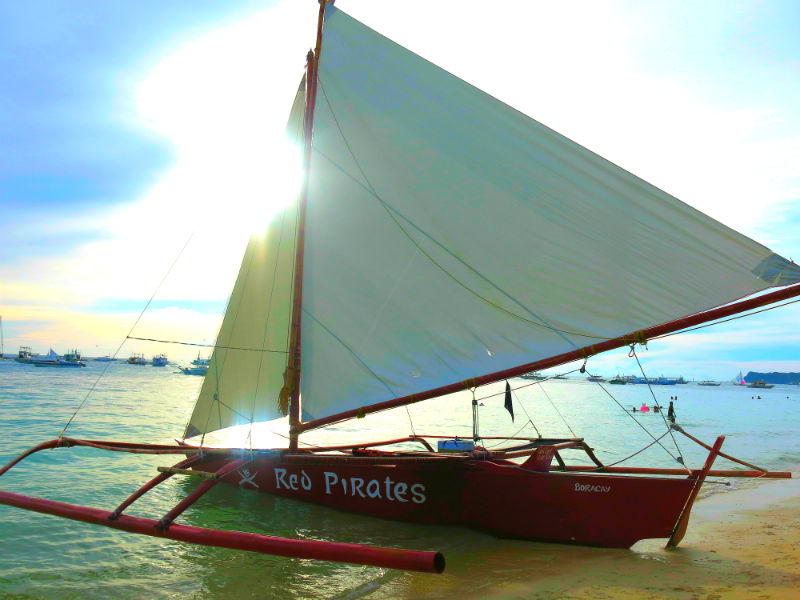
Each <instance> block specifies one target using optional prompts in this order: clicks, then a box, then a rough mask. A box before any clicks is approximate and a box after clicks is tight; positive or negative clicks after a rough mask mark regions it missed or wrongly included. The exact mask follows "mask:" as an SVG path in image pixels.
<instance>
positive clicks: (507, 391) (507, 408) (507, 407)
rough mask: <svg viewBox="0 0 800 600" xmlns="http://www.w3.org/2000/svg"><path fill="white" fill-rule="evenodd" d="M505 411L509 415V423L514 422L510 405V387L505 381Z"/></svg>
mask: <svg viewBox="0 0 800 600" xmlns="http://www.w3.org/2000/svg"><path fill="white" fill-rule="evenodd" d="M505 406H506V410H507V411H508V412H509V414H510V415H511V422H512V423H513V422H514V406H513V405H512V404H511V386H510V385H508V382H507V381H506V404H505Z"/></svg>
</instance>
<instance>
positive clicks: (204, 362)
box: [192, 352, 211, 367]
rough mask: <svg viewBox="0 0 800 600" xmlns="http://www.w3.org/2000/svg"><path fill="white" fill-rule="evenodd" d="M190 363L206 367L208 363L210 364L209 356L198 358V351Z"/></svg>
mask: <svg viewBox="0 0 800 600" xmlns="http://www.w3.org/2000/svg"><path fill="white" fill-rule="evenodd" d="M192 364H193V365H197V366H198V367H202V366H206V367H207V366H208V365H210V364H211V359H210V358H200V353H199V352H198V353H197V358H195V359H194V360H193V361H192Z"/></svg>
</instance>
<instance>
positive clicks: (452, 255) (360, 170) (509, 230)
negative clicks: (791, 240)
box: [301, 7, 798, 420]
mask: <svg viewBox="0 0 800 600" xmlns="http://www.w3.org/2000/svg"><path fill="white" fill-rule="evenodd" d="M313 145H314V154H313V159H312V166H311V172H310V178H311V179H310V185H311V189H310V198H309V208H308V220H307V229H306V231H307V240H306V252H305V267H304V269H305V270H304V282H303V322H302V323H303V328H302V376H301V390H302V409H303V418H304V420H309V419H312V418H322V417H325V416H328V415H331V414H336V413H338V412H341V411H344V410H349V409H354V408H358V407H360V406H367V405H370V404H373V403H376V402H379V401H384V400H389V399H392V398H395V397H400V396H406V395H409V394H414V393H419V392H422V391H425V390H429V389H433V388H436V387H439V386H442V385H446V384H450V383H454V382H457V381H463V380H466V379H469V378H471V377H475V376H479V375H484V374H488V373H493V372H496V371H499V370H502V369H506V368H510V367H514V366H516V365H520V364H523V363H527V362H531V361H534V360H537V359H540V358H546V357H550V356H553V355H557V354H560V353H562V352H565V351H569V350H572V349H574V348H576V347H581V346H586V345H588V344H591V343H593V342H595V341H600V340H603V339H608V338H613V337H616V336H620V335H623V334H625V333H628V332H631V331H635V330H638V329H641V328H644V327H648V326H651V325H655V324H659V323H663V322H665V321H668V320H671V319H674V318H678V317H682V316H686V315H688V314H692V313H695V312H698V311H701V310H704V309H708V308H711V307H715V306H719V305H721V304H724V303H726V302H729V301H732V300H734V299H737V298H740V297H743V296H746V295H749V294H751V293H754V292H757V291H759V290H762V289H764V288H767V287H769V286H773V285H778V284H783V283H789V282H793V281H797V280H798V268H797V267H796V266H795V265H793V264H792V263H788V262H787V261H785V260H784V259H782V258H780V257H778V256H776V255H774V254H773V253H772V252H771V251H770V250H769V249H767V248H765V247H764V246H762V245H760V244H758V243H756V242H754V241H752V240H750V239H748V238H746V237H744V236H742V235H740V234H738V233H736V232H735V231H733V230H731V229H729V228H728V227H725V226H724V225H722V224H721V223H719V222H717V221H715V220H713V219H711V218H709V217H708V216H706V215H704V214H702V213H700V212H698V211H697V210H695V209H693V208H691V207H690V206H687V205H686V204H684V203H682V202H680V201H679V200H677V199H676V198H673V197H672V196H670V195H668V194H666V193H664V192H663V191H661V190H659V189H657V188H655V187H653V186H652V185H650V184H648V183H646V182H645V181H642V180H641V179H639V178H637V177H635V176H633V175H631V174H630V173H628V172H626V171H625V170H623V169H621V168H619V167H617V166H615V165H613V164H611V163H609V162H608V161H606V160H605V159H603V158H601V157H599V156H597V155H596V154H594V153H592V152H590V151H588V150H586V149H585V148H582V147H581V146H579V145H577V144H575V143H573V142H571V141H570V140H568V139H566V138H564V137H563V136H561V135H559V134H557V133H556V132H554V131H552V130H550V129H548V128H547V127H545V126H543V125H541V124H540V123H537V122H536V121H534V120H532V119H530V118H528V117H526V116H525V115H523V114H521V113H519V112H517V111H515V110H514V109H512V108H510V107H509V106H507V105H505V104H503V103H502V102H499V101H498V100H496V99H494V98H492V97H491V96H488V95H487V94H485V93H483V92H481V91H480V90H478V89H476V88H474V87H472V86H470V85H469V84H467V83H465V82H463V81H461V80H460V79H458V78H456V77H454V76H452V75H450V74H449V73H447V72H445V71H443V70H442V69H440V68H438V67H436V66H435V65H433V64H431V63H429V62H427V61H425V60H424V59H422V58H420V57H418V56H416V55H415V54H413V53H411V52H409V51H407V50H406V49H404V48H402V47H400V46H398V45H396V44H394V43H393V42H391V41H390V40H388V39H386V38H384V37H383V36H381V35H379V34H378V33H376V32H374V31H372V30H370V29H369V28H367V27H366V26H364V25H363V24H361V23H359V22H357V21H355V20H354V19H352V18H350V17H349V16H347V15H346V14H344V13H342V12H341V11H340V10H337V9H336V8H334V7H329V8H328V10H327V18H326V22H325V28H324V34H323V49H322V54H321V66H320V73H319V91H318V95H317V104H316V114H315V122H314V144H313Z"/></svg>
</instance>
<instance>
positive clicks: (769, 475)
mask: <svg viewBox="0 0 800 600" xmlns="http://www.w3.org/2000/svg"><path fill="white" fill-rule="evenodd" d="M720 456H722V453H720ZM564 470H565V471H575V472H589V473H619V474H621V475H686V470H685V469H659V468H657V467H602V468H601V467H596V466H594V465H586V466H583V465H567V466H566V467H565V468H564ZM692 473H693V474H696V473H698V471H693V472H692ZM707 475H708V476H709V477H752V478H754V479H760V478H762V477H763V478H764V479H791V478H792V473H791V472H790V471H736V470H719V469H712V470H711V471H709V472H708V473H707Z"/></svg>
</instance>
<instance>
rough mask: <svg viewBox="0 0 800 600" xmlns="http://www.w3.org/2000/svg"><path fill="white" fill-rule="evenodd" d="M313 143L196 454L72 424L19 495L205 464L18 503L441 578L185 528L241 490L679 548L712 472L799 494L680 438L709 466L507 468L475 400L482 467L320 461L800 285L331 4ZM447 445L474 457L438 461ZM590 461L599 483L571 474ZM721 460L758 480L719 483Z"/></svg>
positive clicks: (412, 460) (190, 441)
mask: <svg viewBox="0 0 800 600" xmlns="http://www.w3.org/2000/svg"><path fill="white" fill-rule="evenodd" d="M323 24H324V26H325V32H326V37H325V43H324V50H325V52H324V54H323V53H322V50H323ZM318 96H319V102H317V100H318ZM316 108H319V109H320V110H316ZM289 129H290V131H291V132H292V133H294V135H295V139H297V140H298V141H299V142H300V143H301V144H302V147H303V151H304V173H305V178H304V181H303V187H302V190H301V192H300V195H299V198H298V201H297V202H296V203H294V204H292V205H291V206H289V207H286V208H285V209H284V210H283V211H282V212H280V213H279V214H277V215H276V216H274V217H273V219H272V220H271V221H270V223H269V224H268V226H267V230H266V231H265V232H264V233H263V234H261V235H256V236H253V238H251V240H250V243H249V244H248V248H247V251H246V253H245V257H244V259H243V260H242V265H241V268H240V271H239V276H238V278H237V280H236V284H235V286H234V289H233V292H232V294H231V297H230V301H229V304H228V308H227V311H226V314H225V317H224V319H223V322H222V326H221V329H220V332H219V335H218V337H217V341H216V343H215V346H214V351H213V354H212V357H211V360H210V364H209V368H208V372H207V374H206V375H205V379H204V382H203V386H202V389H201V392H200V395H199V398H198V400H197V403H196V405H195V408H194V411H193V413H192V415H191V417H190V419H189V423H188V424H187V427H186V429H185V431H184V435H183V437H182V438H181V440H180V442H179V443H177V444H176V445H158V444H140V443H129V442H116V441H101V440H100V441H99V440H84V439H75V438H71V437H66V435H65V431H66V427H65V429H64V431H62V434H61V436H59V437H58V438H57V439H54V440H51V441H48V442H45V443H43V444H40V445H39V446H36V447H35V448H32V449H31V450H28V451H27V452H25V453H24V454H22V455H20V456H19V457H18V458H16V459H15V460H13V461H12V462H10V463H9V464H8V465H6V466H5V467H4V468H3V469H2V470H0V475H4V474H6V473H7V472H8V471H9V470H10V469H11V468H12V467H13V466H14V465H16V464H17V463H19V462H20V461H21V460H23V459H24V458H26V457H27V456H30V455H31V454H34V453H36V452H39V451H41V450H47V449H56V448H62V447H72V446H75V447H91V448H95V449H101V450H109V451H114V452H132V453H142V454H157V455H161V454H163V455H170V454H173V455H182V456H183V458H182V459H181V460H180V461H179V462H177V463H175V464H174V465H172V466H164V467H160V468H159V470H158V474H157V475H155V476H154V477H153V478H152V479H151V480H150V481H148V482H147V483H145V484H144V485H143V486H142V487H141V488H139V489H138V490H137V491H136V492H134V493H133V494H131V495H130V496H129V497H128V498H127V499H124V500H123V501H122V502H121V503H120V504H119V506H117V507H116V508H115V509H113V510H100V509H97V508H91V507H86V506H76V505H71V504H65V503H62V502H56V501H53V500H46V499H41V498H33V497H28V496H24V495H20V494H13V493H9V492H0V503H3V504H9V505H13V506H17V507H20V508H24V509H28V510H33V511H38V512H43V513H48V514H52V515H57V516H61V517H65V518H69V519H75V520H79V521H86V522H89V523H94V524H98V525H104V526H107V527H112V528H116V529H122V530H125V531H130V532H133V533H139V534H143V535H151V536H156V537H165V538H169V539H174V540H179V541H184V542H189V543H195V544H203V545H211V546H220V547H225V548H233V549H238V550H249V551H255V552H263V553H268V554H277V555H281V556H293V557H299V558H313V559H319V560H335V561H342V562H351V563H358V564H366V565H375V566H382V567H389V568H396V569H408V570H419V571H428V572H441V571H442V570H443V569H444V566H445V563H444V557H443V556H442V555H441V554H440V553H438V552H434V551H416V550H404V549H395V548H377V547H371V546H364V545H359V544H341V543H335V542H327V541H313V540H293V539H285V538H278V537H271V536H265V535H260V534H255V533H247V532H241V531H228V530H219V529H205V528H199V527H193V526H190V525H182V524H179V523H176V519H177V518H178V517H179V516H180V515H181V514H182V513H183V512H184V511H185V510H186V509H187V508H188V507H189V506H191V505H192V504H194V503H195V502H197V501H198V500H199V499H200V498H201V497H202V496H203V495H204V494H205V493H206V492H207V491H208V490H209V489H211V488H212V487H214V486H215V485H216V484H217V483H219V482H225V483H230V484H233V485H239V486H240V487H242V488H248V489H256V490H258V491H262V492H270V493H273V494H277V495H281V496H287V497H291V498H296V499H299V500H304V501H310V502H315V503H319V504H324V505H328V506H332V507H336V508H339V509H343V510H349V511H354V512H358V513H361V514H365V515H373V516H377V517H384V518H391V519H397V520H403V521H411V522H418V523H440V524H441V523H450V524H461V525H466V526H469V527H473V528H476V529H480V530H483V531H487V532H491V533H494V534H495V535H500V536H505V537H514V538H523V539H534V540H547V541H555V542H564V543H573V544H588V545H595V546H603V547H612V548H626V547H629V546H631V545H632V544H633V543H635V542H637V541H638V540H641V539H645V538H667V539H668V542H667V545H668V546H670V547H672V546H676V545H677V544H678V543H680V541H681V539H682V538H683V536H684V533H685V531H686V527H687V524H688V521H689V515H690V512H691V509H692V505H693V503H694V501H695V499H696V497H697V494H698V492H699V490H700V487H701V485H702V484H703V482H704V481H705V479H706V477H708V476H724V477H768V478H785V477H790V476H791V474H790V473H786V472H771V471H768V470H766V469H763V468H760V467H757V466H755V465H752V464H749V463H746V462H744V461H742V460H739V459H735V458H733V457H731V456H728V455H726V454H724V453H722V452H721V446H722V443H723V440H724V436H720V437H718V438H717V439H716V441H715V442H714V444H713V445H709V444H706V443H704V442H702V441H700V440H698V439H697V438H694V437H693V436H691V435H690V434H689V433H687V432H686V431H684V430H682V429H681V428H679V427H677V426H675V425H672V426H671V427H670V426H669V425H667V428H666V429H667V430H666V432H665V433H663V434H662V435H661V437H660V438H656V437H655V436H653V440H654V441H653V443H657V442H658V441H659V440H660V439H661V438H663V437H664V436H666V435H668V434H669V435H673V434H674V433H678V434H683V435H685V436H687V437H688V438H689V439H692V440H693V441H694V442H696V443H698V444H700V445H701V446H702V447H703V448H705V449H706V450H708V452H709V453H708V457H707V459H706V461H705V464H704V465H703V466H702V468H700V469H689V468H688V467H686V466H684V465H683V464H682V461H678V462H680V463H681V467H680V468H674V469H660V468H658V469H657V468H643V467H642V468H640V467H624V466H619V465H618V464H616V463H615V464H610V465H606V464H603V463H602V462H601V461H600V460H598V458H597V457H596V456H595V454H594V452H593V450H592V448H591V447H590V446H589V445H588V444H587V443H586V442H585V441H584V440H583V439H582V438H579V437H573V438H544V437H541V436H537V437H517V436H513V437H511V438H502V439H508V440H510V442H509V444H508V445H506V446H505V447H502V448H500V449H492V450H487V449H485V448H484V447H482V443H483V441H484V440H486V439H492V438H486V437H483V436H481V435H480V432H479V431H478V427H477V423H478V420H477V418H476V415H477V410H478V408H477V406H478V405H477V404H476V400H475V398H474V396H473V405H472V406H473V436H472V441H471V444H472V445H471V446H469V444H467V445H466V447H465V448H464V447H461V446H460V444H458V443H457V442H458V441H459V440H455V439H453V438H452V437H448V438H442V437H441V436H434V435H412V436H407V437H402V438H396V439H391V440H384V441H375V442H359V443H353V444H346V445H338V446H326V447H309V448H301V447H300V443H299V437H300V436H301V434H304V433H305V432H308V431H310V430H313V429H316V428H320V427H324V426H326V425H331V424H335V423H339V422H342V421H346V420H349V419H360V418H363V417H365V416H367V415H369V414H371V413H375V412H378V411H382V410H386V409H391V408H397V407H403V406H408V405H410V404H413V403H416V402H420V401H423V400H429V399H434V398H439V397H442V396H445V395H448V394H452V393H456V392H460V391H464V390H475V389H476V388H478V387H480V386H484V385H488V384H491V383H495V382H500V381H503V380H506V381H508V380H509V379H511V378H514V377H519V376H522V375H524V374H526V373H534V372H538V371H540V370H543V369H551V368H555V367H558V366H560V365H565V364H567V363H570V362H573V361H580V360H582V361H584V364H585V361H587V360H588V359H589V358H590V357H592V356H594V355H596V354H599V353H601V352H605V351H608V350H612V349H615V348H623V347H626V346H631V347H632V348H633V347H634V346H635V345H636V344H645V343H647V342H648V341H650V340H653V339H655V338H658V337H660V336H664V335H669V334H671V333H675V332H679V331H684V330H687V329H690V328H694V327H699V326H702V325H703V324H708V323H712V322H714V321H717V320H719V319H723V318H728V317H731V316H732V315H739V314H741V313H745V312H747V311H749V310H754V309H758V308H759V307H763V306H767V305H772V304H775V303H779V302H782V301H786V302H789V301H792V300H790V299H792V298H795V297H796V296H799V295H800V285H797V284H798V282H800V268H798V266H797V265H796V264H794V263H793V262H791V261H788V260H786V259H784V258H783V257H781V256H779V255H777V254H775V253H773V252H772V251H771V250H769V249H768V248H766V247H764V246H762V245H761V244H758V243H757V242H754V241H753V240H750V239H749V238H747V237H745V236H743V235H741V234H738V233H737V232H735V231H733V230H730V229H729V228H727V227H725V226H724V225H722V224H721V223H719V222H717V221H715V220H713V219H711V218H710V217H708V216H706V215H704V214H702V213H700V212H699V211H696V210H695V209H693V208H691V207H689V206H687V205H686V204H684V203H682V202H680V201H679V200H677V199H676V198H674V197H672V196H670V195H668V194H666V193H665V192H663V191H661V190H659V189H657V188H655V187H654V186H652V185H650V184H648V183H646V182H644V181H642V180H640V179H638V178H636V177H635V176H633V175H631V174H630V173H628V172H627V171H624V170H623V169H620V168H619V167H617V166H616V165H613V164H612V163H610V162H608V161H605V160H604V159H603V158H601V157H599V156H597V155H595V154H593V153H592V152H590V151H588V150H586V149H585V148H582V147H581V146H578V145H577V144H575V143H574V142H572V141H570V140H568V139H566V138H564V137H563V136H561V135H559V134H557V133H556V132H554V131H552V130H550V129H548V128H547V127H545V126H543V125H541V124H540V123H537V122H536V121H534V120H532V119H530V118H528V117H526V116H524V115H522V114H521V113H518V112H517V111H515V110H513V109H512V108H510V107H509V106H507V105H505V104H503V103H502V102H499V101H498V100H496V99H495V98H492V97H491V96H488V95H487V94H485V93H483V92H481V91H480V90H478V89H477V88H474V87H473V86H470V85H469V84H466V83H465V82H463V81H462V80H460V79H458V78H456V77H454V76H453V75H451V74H449V73H447V72H445V71H444V70H442V69H440V68H439V67H437V66H436V65H433V64H432V63H429V62H427V61H425V60H424V59H422V58H420V57H419V56H416V55H415V54H413V53H411V52H409V51H408V50H406V49H405V48H402V47H400V46H398V45H397V44H395V43H393V42H391V41H390V40H388V39H386V38H385V37H383V36H381V35H380V34H378V33H377V32H375V31H373V30H371V29H369V28H368V27H366V26H364V25H363V24H361V23H359V22H358V21H356V20H355V19H352V18H351V17H349V16H348V15H346V14H345V13H343V12H342V11H339V10H338V9H336V8H334V7H333V6H332V2H326V1H325V0H322V1H321V2H320V12H319V18H318V27H317V40H316V45H315V48H314V50H312V51H310V52H309V54H308V57H307V63H306V73H305V77H304V79H303V83H302V84H301V86H300V88H299V90H298V92H297V95H296V98H295V102H294V105H293V107H292V111H291V115H290V123H289ZM498 231H504V236H503V238H502V239H498V237H497V236H496V235H491V236H489V235H485V234H486V232H491V233H492V234H493V233H494V232H498ZM489 238H491V239H489ZM621 239H624V240H625V242H626V243H625V244H620V240H621ZM637 241H638V242H641V243H640V244H639V249H638V251H637V252H635V253H628V252H626V251H625V248H628V247H632V246H635V245H636V242H637ZM531 257H535V258H531ZM654 274H655V275H657V276H654ZM643 282H646V283H647V285H644V284H643ZM769 288H779V289H776V290H775V291H771V292H766V293H764V292H765V291H766V290H767V289H769ZM742 298H747V299H744V300H742ZM715 307H716V308H715ZM150 341H157V340H150ZM538 384H541V381H537V383H536V384H530V385H538ZM509 390H510V387H509ZM285 416H288V426H289V431H288V438H289V442H288V448H272V449H258V448H253V447H246V448H244V447H243V448H215V447H213V446H209V445H208V444H206V435H207V434H210V433H213V432H216V431H220V430H224V429H227V428H230V427H234V426H238V425H244V424H250V425H251V426H252V424H253V423H259V422H269V421H274V420H276V419H279V418H282V417H285ZM409 417H410V415H409ZM67 425H69V423H68V424H67ZM665 425H666V421H665ZM365 429H366V428H365ZM412 431H413V423H412ZM440 441H441V442H447V441H449V442H452V443H449V444H447V443H446V444H443V445H442V446H443V449H447V450H452V449H453V447H454V448H455V451H448V452H440V451H438V450H439V448H436V449H435V448H434V445H433V442H437V446H439V444H438V442H440ZM250 445H251V446H252V441H251V443H250ZM651 445H652V444H651ZM411 447H419V449H417V450H413V449H411ZM566 451H582V452H583V453H584V454H585V455H586V456H587V457H588V460H589V464H567V461H566V460H565V457H564V453H565V452H566ZM717 457H723V458H726V459H729V460H732V461H734V462H735V463H738V464H740V465H742V466H744V467H747V470H741V471H740V470H713V469H712V466H713V463H714V461H715V460H716V458H717ZM629 458H630V457H629ZM176 475H179V476H189V477H194V478H197V479H199V480H201V483H199V485H198V486H197V488H196V489H195V490H194V491H193V492H191V493H190V494H188V495H187V496H186V497H185V498H184V499H183V500H182V501H181V502H179V503H178V504H177V505H176V506H175V507H174V508H172V509H171V510H170V511H168V512H167V513H166V514H164V515H162V516H160V518H151V519H145V518H140V517H133V516H130V515H128V514H126V511H127V509H128V508H129V507H130V506H131V504H132V503H134V502H136V501H137V500H138V499H139V498H141V497H142V496H143V495H145V494H146V493H148V492H149V491H151V490H153V489H154V488H155V487H157V486H158V485H159V484H161V483H163V482H164V481H166V480H167V479H169V478H170V477H173V476H176Z"/></svg>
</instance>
